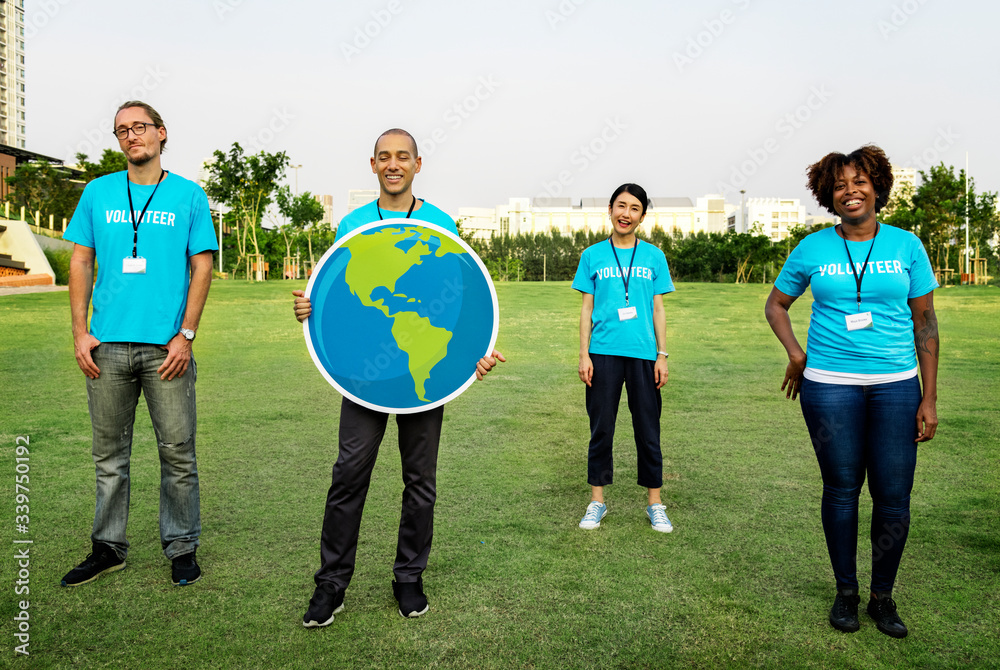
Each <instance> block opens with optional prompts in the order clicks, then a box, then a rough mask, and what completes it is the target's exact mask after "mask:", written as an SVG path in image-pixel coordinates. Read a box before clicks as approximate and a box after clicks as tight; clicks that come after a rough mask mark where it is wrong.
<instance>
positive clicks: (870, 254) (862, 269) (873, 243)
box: [840, 221, 882, 312]
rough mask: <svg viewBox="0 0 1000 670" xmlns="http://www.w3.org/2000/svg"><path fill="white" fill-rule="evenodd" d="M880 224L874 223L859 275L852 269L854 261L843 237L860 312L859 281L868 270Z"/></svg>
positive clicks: (845, 238) (855, 269)
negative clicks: (866, 253) (873, 231)
mask: <svg viewBox="0 0 1000 670" xmlns="http://www.w3.org/2000/svg"><path fill="white" fill-rule="evenodd" d="M881 226H882V224H880V223H878V222H877V221H876V222H875V234H874V235H872V245H871V246H870V247H868V255H867V256H865V264H864V265H862V266H861V274H860V275H858V270H857V268H855V267H854V259H853V258H851V250H850V249H848V248H847V237H846V236H844V250H845V251H847V260H848V261H849V262H850V264H851V272H852V273H853V274H854V282H855V283H856V284H857V285H858V311H859V312H860V311H861V280H862V279H864V278H865V270H867V269H868V259H869V258H871V257H872V249H874V248H875V238H876V237H878V231H879V228H881ZM840 234H841V235H843V234H844V230H843V228H841V230H840Z"/></svg>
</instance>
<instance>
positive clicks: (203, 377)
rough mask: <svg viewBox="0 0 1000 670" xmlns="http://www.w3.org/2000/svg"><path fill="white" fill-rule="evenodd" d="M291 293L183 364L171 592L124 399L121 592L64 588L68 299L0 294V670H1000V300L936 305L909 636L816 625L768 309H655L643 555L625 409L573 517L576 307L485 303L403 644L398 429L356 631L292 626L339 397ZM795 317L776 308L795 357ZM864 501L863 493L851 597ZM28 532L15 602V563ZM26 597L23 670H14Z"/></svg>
mask: <svg viewBox="0 0 1000 670" xmlns="http://www.w3.org/2000/svg"><path fill="white" fill-rule="evenodd" d="M303 286H304V282H287V283H278V282H270V283H267V284H264V285H247V284H245V283H243V282H216V283H215V285H214V286H213V287H212V292H211V295H210V297H209V303H208V306H207V308H206V310H205V316H204V318H203V320H202V324H201V328H200V330H199V334H198V340H197V342H196V343H195V354H196V356H197V360H198V367H199V370H198V373H199V379H198V421H199V426H198V451H199V470H200V475H201V490H202V523H203V527H204V530H203V534H202V546H201V548H200V549H199V551H198V558H199V561H200V563H201V564H202V567H203V569H204V571H205V573H204V577H203V578H202V580H201V581H200V582H199V583H198V584H195V585H193V586H190V587H186V588H177V587H173V586H171V585H170V566H169V562H168V561H167V560H166V558H164V556H163V554H162V552H161V551H160V543H159V532H158V527H157V513H158V512H157V510H158V486H159V475H158V461H157V457H156V448H155V442H154V438H153V433H152V428H151V427H150V423H149V417H148V415H147V414H146V413H145V405H144V403H143V402H141V401H140V406H139V414H138V419H137V426H136V430H135V435H136V440H135V444H134V447H133V458H132V478H133V486H132V508H131V517H130V526H129V539H130V541H131V543H132V545H131V549H130V552H129V556H128V568H127V569H126V570H124V571H121V572H118V573H115V574H114V575H110V576H107V577H105V578H103V579H101V580H99V581H97V582H95V583H93V584H88V585H85V586H82V587H78V588H73V589H64V588H61V587H60V586H59V580H60V578H61V577H62V575H63V574H65V573H66V572H67V571H68V570H69V569H70V568H71V567H73V566H74V565H75V564H76V563H78V562H79V561H81V560H82V559H83V558H84V556H85V555H86V554H87V552H88V551H89V549H90V545H89V533H90V525H91V522H92V519H93V505H94V498H93V496H94V470H93V462H92V460H91V456H90V421H89V417H88V414H87V400H86V392H85V387H84V378H83V376H82V374H81V373H80V371H79V369H78V368H77V366H76V363H75V361H74V359H73V354H72V337H71V334H70V328H69V308H68V299H67V295H66V294H65V293H48V294H29V295H20V296H8V297H2V298H0V379H2V380H3V392H2V394H0V410H2V411H0V445H2V447H0V455H2V457H0V473H2V476H0V480H2V481H3V485H2V487H0V490H2V491H3V493H4V500H3V505H0V509H2V510H3V511H4V515H5V516H4V518H3V523H2V526H3V529H4V530H3V533H2V535H0V540H3V541H4V543H5V545H6V546H5V548H4V549H3V550H2V551H0V556H2V558H0V567H2V575H3V580H2V583H0V589H2V590H3V592H4V596H3V597H2V598H0V616H2V619H3V623H2V625H0V636H2V639H3V646H2V647H0V654H2V656H0V667H39V668H48V667H52V668H64V667H81V668H203V667H204V668H266V669H267V670H274V669H276V668H309V667H316V668H338V667H349V668H383V667H393V668H395V667H407V668H408V667H441V668H468V667H476V668H510V667H529V668H588V667H594V668H670V667H700V668H719V667H734V668H742V667H775V668H786V667H817V668H908V667H913V668H955V667H996V664H997V663H998V662H1000V661H998V659H1000V639H998V629H1000V596H998V587H1000V575H998V573H1000V539H998V538H1000V522H998V508H1000V504H998V494H1000V468H998V465H997V458H998V455H1000V412H998V406H1000V335H998V333H1000V291H997V290H996V289H995V288H986V287H982V288H979V287H977V288H951V289H947V290H939V291H938V295H937V299H936V301H935V302H936V303H937V312H938V317H939V320H940V328H941V338H942V352H943V353H942V362H941V371H940V390H939V394H940V399H939V404H938V414H939V416H940V420H941V424H940V427H939V429H938V436H937V437H936V438H935V439H934V440H933V441H932V442H930V443H929V444H926V445H922V446H921V447H920V458H919V462H918V467H917V478H916V484H915V487H914V492H913V502H912V514H913V525H912V530H911V533H910V539H909V544H908V546H907V549H906V553H905V555H904V558H903V565H902V568H901V569H900V573H899V578H898V581H897V584H896V590H895V596H896V600H897V602H898V603H899V607H900V614H901V615H902V617H903V619H904V621H905V622H906V623H907V624H908V626H909V627H910V636H909V637H908V638H906V639H905V640H894V639H891V638H889V637H886V636H885V635H882V634H881V633H879V632H878V631H877V630H876V629H875V626H874V624H873V623H872V622H871V621H870V620H869V619H867V617H866V616H865V615H864V614H862V616H861V621H862V628H861V631H860V632H858V633H855V634H851V635H848V634H843V633H840V632H838V631H836V630H834V629H832V628H831V627H830V625H829V623H828V622H827V613H828V611H829V607H830V605H831V603H832V600H833V595H834V585H833V577H832V573H831V569H830V566H829V561H828V559H827V555H826V549H825V544H824V540H823V534H822V529H821V527H820V518H819V504H820V495H821V484H820V476H819V469H818V467H817V465H816V463H815V458H814V455H813V452H812V448H811V446H810V443H809V439H808V436H807V433H806V429H805V425H804V423H803V421H802V416H801V414H800V412H799V408H798V403H797V402H789V401H787V400H785V397H784V394H783V393H780V392H779V391H778V388H779V386H780V384H781V380H782V376H783V371H784V366H785V357H784V351H783V350H782V349H781V347H780V345H779V344H778V342H777V340H775V338H774V337H773V335H772V334H771V332H770V330H769V328H768V327H767V324H766V322H765V321H764V315H763V308H764V300H765V298H766V296H767V292H768V290H769V288H770V287H769V286H761V285H753V286H745V285H742V286H734V285H718V284H681V285H679V286H678V290H677V292H676V293H674V294H672V295H670V296H668V297H667V299H666V304H667V315H668V344H669V346H668V350H669V351H670V382H669V384H668V385H667V386H666V387H665V389H664V394H663V399H664V403H663V407H664V411H663V419H662V424H663V454H664V475H665V484H664V488H663V497H664V502H665V503H666V505H667V512H668V514H669V516H670V518H671V520H672V521H673V523H674V525H675V528H676V529H675V531H674V532H673V533H672V534H669V535H664V534H660V533H656V532H654V531H652V530H651V529H650V528H649V523H648V522H647V521H646V518H645V515H644V505H645V491H644V489H640V488H639V487H638V486H636V485H635V483H634V482H635V469H636V465H635V451H634V446H633V444H632V431H631V424H630V421H629V415H628V410H627V408H626V407H625V405H624V400H623V405H622V411H621V412H620V414H619V434H618V437H617V440H616V441H617V451H616V456H615V466H616V471H617V480H616V484H614V485H612V486H611V487H609V488H608V489H607V490H606V496H607V502H608V506H609V510H610V512H609V515H608V517H607V519H606V520H605V522H604V523H603V524H602V526H601V528H600V529H599V530H596V531H591V532H587V531H581V530H579V529H578V528H577V522H578V521H579V518H580V516H582V514H583V511H584V508H585V506H586V504H587V502H588V499H589V487H588V486H587V484H586V451H587V448H586V447H587V439H588V435H589V431H588V427H587V417H586V413H585V411H584V404H583V398H584V387H583V385H582V384H581V383H580V382H579V380H578V379H577V375H576V362H577V347H578V344H577V343H578V334H577V333H578V329H577V322H578V316H579V307H580V299H579V295H578V294H577V293H576V292H575V291H572V290H571V289H570V288H569V284H568V282H558V283H546V284H541V283H533V284H527V283H525V284H502V285H499V286H498V287H497V292H498V295H499V297H500V302H501V318H502V323H501V329H500V339H499V343H498V348H499V349H500V350H501V351H503V352H504V354H505V355H506V356H507V358H508V361H509V362H508V363H506V364H505V365H502V366H501V367H500V368H499V369H498V370H497V371H496V372H494V373H492V374H491V375H490V376H489V378H488V379H487V380H486V381H485V382H483V383H476V384H474V385H473V386H472V387H471V388H470V389H469V390H468V391H467V392H466V393H465V394H464V395H462V396H461V397H460V398H458V399H457V400H455V401H453V402H452V403H450V404H449V405H448V408H447V410H446V411H445V427H444V436H443V438H442V444H441V456H440V465H439V477H438V490H439V497H438V505H437V515H436V528H435V530H436V533H435V538H434V550H433V552H432V554H431V559H430V565H429V567H428V569H427V572H426V573H425V574H424V580H425V587H426V590H427V593H428V597H429V598H430V603H431V611H430V613H429V614H428V615H427V616H424V617H422V618H420V619H416V620H404V619H402V618H400V617H399V615H398V614H397V613H396V610H395V601H394V600H393V598H392V591H391V588H390V580H391V579H392V569H391V568H392V562H393V557H394V549H395V541H396V526H397V523H398V518H399V498H400V495H401V491H402V484H401V480H400V468H399V458H398V455H397V453H396V437H395V429H394V427H392V426H393V424H392V423H391V422H390V426H391V428H390V431H389V434H388V435H387V436H386V439H385V442H384V443H383V452H382V455H381V457H380V458H379V461H378V463H377V465H376V468H375V474H374V477H373V482H372V487H371V492H370V494H369V497H368V504H367V508H366V514H365V517H364V521H363V524H362V529H361V542H360V545H359V548H358V567H357V572H356V573H355V576H354V581H353V582H352V583H351V587H350V589H349V590H348V592H347V596H346V601H345V605H346V607H347V610H346V612H345V613H343V614H341V615H337V619H336V621H335V622H334V623H333V624H332V625H331V626H329V627H328V628H323V629H311V630H307V629H304V628H303V627H302V625H301V618H302V614H303V613H304V611H305V608H306V604H307V602H308V600H309V597H310V595H311V593H312V589H313V582H312V574H313V572H314V571H315V570H316V568H317V567H318V561H319V547H318V543H319V532H320V522H321V519H322V515H323V505H324V500H325V495H326V490H327V487H328V486H329V481H330V469H331V467H332V464H333V461H334V459H335V457H336V441H335V439H336V430H337V418H338V411H339V406H340V396H339V395H338V394H337V393H336V391H335V390H334V389H333V388H332V387H330V386H329V385H328V384H327V383H326V381H324V380H323V378H322V377H321V376H320V374H319V372H318V371H317V370H316V369H315V367H314V366H313V363H312V360H311V359H310V358H309V355H308V352H307V350H306V346H305V343H304V340H303V336H302V329H301V326H299V324H297V323H296V322H295V320H294V318H293V317H292V310H291V296H290V291H291V290H292V289H293V288H301V287H303ZM808 314H809V309H808V300H807V299H806V298H803V299H802V300H800V301H799V302H798V303H796V305H795V306H794V307H793V308H792V316H793V320H794V321H795V324H796V328H797V334H798V335H799V337H800V339H801V340H802V341H804V339H805V332H806V324H807V321H808ZM17 435H28V436H30V440H31V454H30V489H31V490H30V533H29V534H27V535H22V534H19V533H15V532H14V516H15V511H14V504H15V503H14V475H15V465H16V464H15V460H14V458H15V456H14V445H15V438H16V436H17ZM870 509H871V504H870V501H869V500H867V493H864V494H863V495H862V520H863V522H862V531H861V534H862V541H861V542H860V543H859V544H860V545H861V547H862V548H861V550H860V555H859V572H860V574H859V576H860V577H861V581H862V585H865V584H867V579H868V577H869V568H868V561H869V560H870V552H869V550H868V549H867V548H865V547H864V545H865V544H866V541H865V539H864V538H866V537H867V521H866V519H867V518H868V517H869V516H870ZM24 538H30V539H31V540H33V542H34V544H32V545H30V556H31V558H30V595H28V596H23V595H20V596H19V595H15V593H14V590H15V580H16V579H17V577H16V575H17V571H18V570H19V569H20V568H19V567H18V566H17V565H16V562H15V561H14V560H13V556H14V554H15V551H16V550H17V549H18V548H20V547H23V546H25V545H14V544H13V540H15V539H24ZM22 599H27V600H30V607H29V610H28V611H29V613H30V617H31V618H30V636H31V637H30V647H29V650H30V652H31V656H30V657H29V658H24V657H18V656H15V654H14V652H13V647H14V645H15V644H17V642H16V641H15V638H14V632H15V630H14V622H13V617H14V615H15V614H16V613H17V611H18V609H17V608H16V606H15V605H16V603H17V602H18V601H20V600H22Z"/></svg>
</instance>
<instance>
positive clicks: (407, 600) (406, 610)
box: [392, 577, 430, 619]
mask: <svg viewBox="0 0 1000 670" xmlns="http://www.w3.org/2000/svg"><path fill="white" fill-rule="evenodd" d="M392 595H394V596H395V597H396V601H397V602H398V603H399V615H400V616H404V617H407V618H410V619H414V618H416V617H418V616H420V615H422V614H427V610H429V609H430V605H428V604H427V596H425V595H424V579H423V577H417V581H415V582H402V583H400V582H396V581H394V582H393V583H392Z"/></svg>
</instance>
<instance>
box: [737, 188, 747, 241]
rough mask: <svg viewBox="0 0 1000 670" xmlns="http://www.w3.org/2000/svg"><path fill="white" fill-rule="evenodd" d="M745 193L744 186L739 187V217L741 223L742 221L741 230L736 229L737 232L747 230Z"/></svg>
mask: <svg viewBox="0 0 1000 670" xmlns="http://www.w3.org/2000/svg"><path fill="white" fill-rule="evenodd" d="M746 194H747V191H746V189H745V188H741V189H740V219H742V220H743V221H742V223H743V230H740V231H737V232H740V233H745V232H747V210H746V205H745V204H744V203H745V201H746Z"/></svg>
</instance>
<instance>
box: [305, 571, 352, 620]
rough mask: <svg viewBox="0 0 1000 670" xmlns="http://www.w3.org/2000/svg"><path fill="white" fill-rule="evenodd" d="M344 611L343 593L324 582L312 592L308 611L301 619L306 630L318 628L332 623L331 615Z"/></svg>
mask: <svg viewBox="0 0 1000 670" xmlns="http://www.w3.org/2000/svg"><path fill="white" fill-rule="evenodd" d="M343 611H344V592H343V591H342V590H341V589H339V588H337V587H336V586H334V585H333V584H330V583H326V582H324V583H323V584H322V585H321V586H317V587H316V590H315V591H313V596H312V598H310V599H309V609H307V610H306V615H305V616H304V617H302V625H303V626H305V627H306V628H319V627H321V626H329V625H330V624H331V623H333V615H334V614H340V613H341V612H343Z"/></svg>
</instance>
